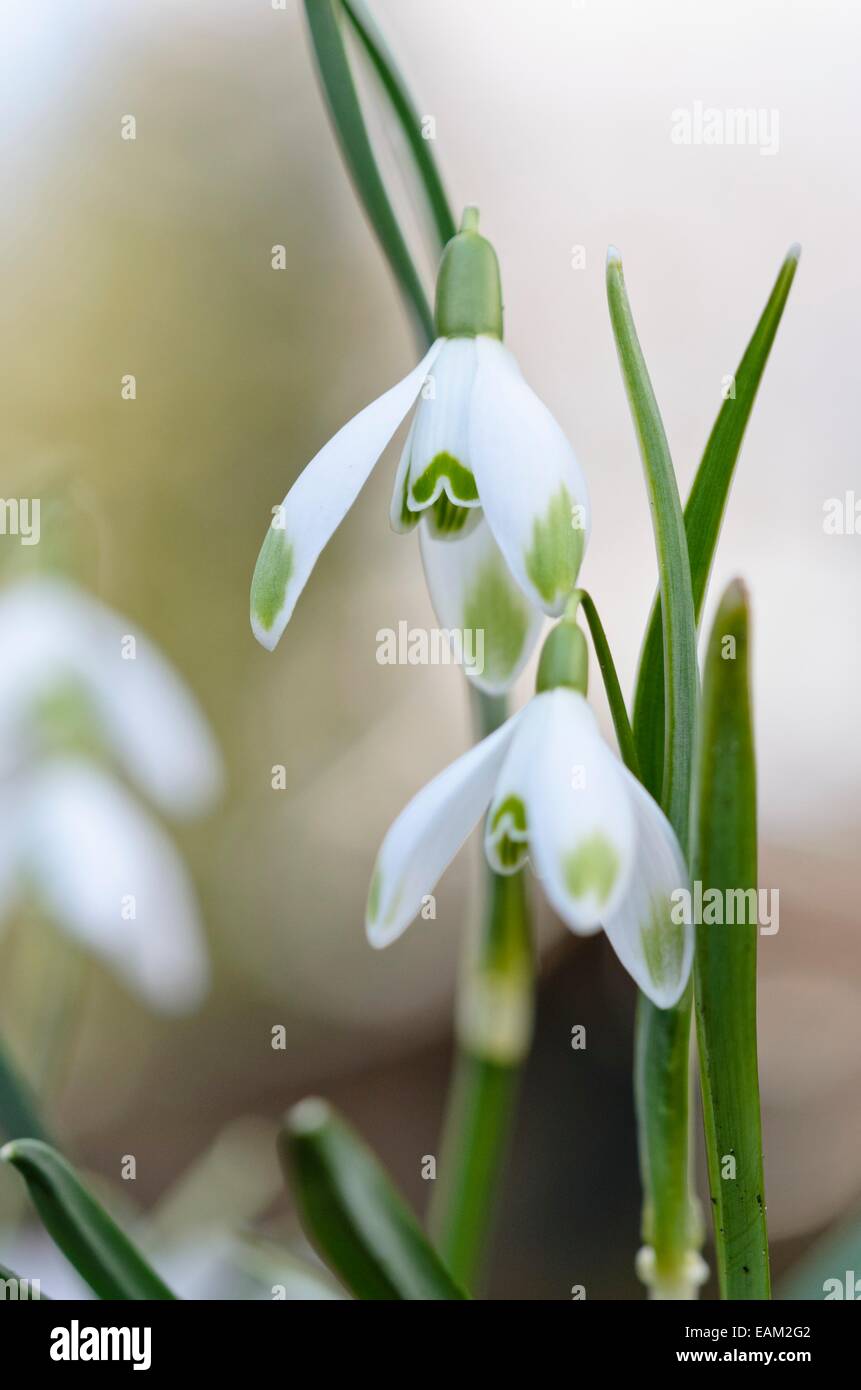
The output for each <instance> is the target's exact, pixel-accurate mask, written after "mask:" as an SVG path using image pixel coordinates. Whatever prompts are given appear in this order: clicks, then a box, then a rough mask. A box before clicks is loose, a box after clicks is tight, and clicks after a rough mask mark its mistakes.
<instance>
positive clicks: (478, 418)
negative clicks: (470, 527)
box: [469, 337, 590, 616]
mask: <svg viewBox="0 0 861 1390" xmlns="http://www.w3.org/2000/svg"><path fill="white" fill-rule="evenodd" d="M476 347H477V352H478V371H477V373H476V378H475V385H474V387H473V393H472V406H471V414H470V433H469V440H470V458H471V460H472V468H473V472H474V473H475V478H476V482H477V483H478V493H479V497H480V499H481V505H482V507H483V508H484V512H485V515H486V517H487V520H488V522H489V524H490V529H491V530H492V532H493V534H494V537H495V539H496V542H497V545H498V546H499V548H500V550H501V551H502V553H503V555H504V556H505V558H506V560H507V562H508V566H509V568H510V570H511V572H512V574H513V575H514V577H515V579H516V580H517V582H518V584H519V585H520V586H521V588H522V589H523V592H524V593H525V594H527V595H528V597H529V598H530V599H531V600H532V602H533V603H534V604H536V605H537V606H538V607H540V608H543V609H544V612H545V613H550V614H551V615H556V616H558V614H560V613H561V612H562V609H563V608H564V606H565V600H566V599H567V597H568V595H569V594H570V592H571V590H572V589H573V588H574V587H575V584H576V580H577V572H578V570H579V567H580V561H581V560H582V557H583V552H584V550H585V548H586V543H587V541H588V539H589V526H590V508H589V494H588V491H587V487H586V479H585V477H584V475H583V471H582V469H581V468H580V465H579V463H578V462H577V459H576V458H575V456H574V451H573V450H572V448H571V445H570V444H569V443H568V440H567V439H566V438H565V435H564V434H563V432H562V430H561V429H560V427H559V425H558V424H557V423H556V421H555V420H554V418H553V416H552V415H551V414H550V411H549V410H548V409H547V407H546V406H545V405H544V404H543V403H542V402H541V401H540V400H539V399H538V397H537V396H536V395H535V393H534V392H533V391H532V390H531V389H530V387H529V386H527V384H526V382H525V381H524V379H523V376H522V375H521V372H520V368H519V367H518V365H517V362H516V361H515V359H514V357H513V356H512V354H511V353H510V352H509V351H508V350H507V348H505V347H503V345H502V343H500V342H498V341H497V339H495V338H489V337H479V338H477V339H476Z"/></svg>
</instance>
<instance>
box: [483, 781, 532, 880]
mask: <svg viewBox="0 0 861 1390" xmlns="http://www.w3.org/2000/svg"><path fill="white" fill-rule="evenodd" d="M506 818H507V819H508V820H509V821H510V824H509V825H507V826H506V827H505V829H504V830H503V831H502V833H501V834H500V835H499V836H496V835H495V834H494V832H495V831H496V830H497V829H498V827H499V826H500V825H501V823H502V822H503V820H505V819H506ZM514 831H516V832H517V838H516V839H515V838H514V837H513V834H512V833H511V832H514ZM490 834H491V837H492V843H493V849H494V853H495V855H496V857H497V859H498V861H499V863H500V864H501V865H502V867H503V868H505V869H515V868H517V867H518V866H519V865H520V864H522V863H523V861H524V860H525V859H526V856H527V854H528V853H529V845H528V842H527V840H526V807H525V806H524V804H523V802H522V801H521V799H520V797H519V796H514V795H511V796H507V797H506V798H505V800H504V801H501V802H500V803H499V805H498V806H497V808H496V810H495V811H494V812H493V817H492V819H491V822H490ZM491 862H492V861H491Z"/></svg>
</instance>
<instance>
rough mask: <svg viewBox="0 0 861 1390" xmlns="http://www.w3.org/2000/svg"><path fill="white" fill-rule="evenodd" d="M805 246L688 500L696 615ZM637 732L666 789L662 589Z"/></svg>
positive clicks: (648, 770)
mask: <svg viewBox="0 0 861 1390" xmlns="http://www.w3.org/2000/svg"><path fill="white" fill-rule="evenodd" d="M800 254H801V248H800V247H799V246H792V247H790V249H789V252H788V253H787V256H786V259H785V261H784V262H783V265H782V266H781V269H780V273H779V275H778V277H777V280H776V281H775V284H774V289H773V290H772V291H771V294H770V296H769V299H768V303H767V304H766V306H765V308H764V309H763V311H762V315H761V317H760V320H759V323H758V324H757V325H756V328H755V329H754V333H753V337H752V338H751V340H750V342H749V343H748V345H747V348H746V349H745V353H744V356H743V357H742V359H741V362H740V363H739V365H738V368H737V370H736V374H735V397H734V398H733V397H732V396H730V397H728V398H727V399H726V400H725V401H724V403H723V405H722V406H721V408H720V411H719V413H718V417H717V420H716V421H715V425H714V428H713V430H712V432H711V435H710V436H709V441H708V443H707V445H706V448H705V453H704V454H703V457H702V462H701V463H700V466H699V468H698V470H697V475H696V477H695V479H694V484H693V487H692V488H691V492H690V496H689V497H688V501H687V505H686V506H685V533H686V535H687V544H688V555H689V557H690V565H691V585H692V589H693V597H694V613H695V615H696V619H697V621H699V618H700V614H701V612H702V606H703V600H704V599H705V594H706V588H707V586H708V578H709V573H710V571H711V564H712V559H713V557H714V553H715V548H716V546H717V540H718V535H719V533H720V528H721V522H722V520H723V515H724V511H725V509H726V502H727V497H728V496H729V490H730V485H731V483H732V479H733V473H734V470H735V465H736V460H737V459H738V456H739V452H740V451H741V445H742V440H743V439H744V433H745V429H746V428H747V422H748V420H749V419H750V413H751V410H752V409H753V403H754V401H755V400H756V393H757V390H758V388H759V383H760V381H761V379H762V374H763V371H764V370H765V364H766V362H767V361H768V356H769V353H770V352H771V345H772V343H773V342H774V338H775V334H776V333H777V329H778V325H779V324H780V320H781V316H782V314H783V310H784V308H785V306H786V300H787V297H788V295H789V291H790V288H791V286H792V281H793V279H794V278H795V271H796V269H797V266H798V258H799V256H800ZM634 735H635V737H636V740H637V749H638V753H639V757H640V767H641V769H642V780H643V783H644V785H645V786H646V787H648V789H649V791H650V792H651V793H652V795H653V796H659V795H660V791H661V778H662V775H663V761H664V667H663V647H662V639H661V600H660V596H658V597H657V598H656V600H655V603H654V605H653V607H652V612H651V614H650V616H649V624H648V627H647V629H646V637H645V641H644V642H643V649H642V654H641V657H640V669H639V674H638V676H637V686H636V691H635V694H634Z"/></svg>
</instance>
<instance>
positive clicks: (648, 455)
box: [607, 249, 699, 1291]
mask: <svg viewBox="0 0 861 1390" xmlns="http://www.w3.org/2000/svg"><path fill="white" fill-rule="evenodd" d="M607 299H608V302H609V306H610V319H611V322H612V325H613V332H614V335H615V338H616V347H617V349H618V353H619V363H620V366H621V368H622V376H623V379H624V382H625V389H626V391H627V394H628V401H629V404H630V407H631V414H632V416H633V420H634V427H635V429H636V432H637V438H638V441H639V445H640V453H641V455H642V458H643V466H644V471H645V477H646V489H647V491H648V495H649V506H650V510H651V513H652V526H653V529H654V533H655V548H656V551H657V559H658V578H659V587H660V593H661V599H662V608H661V616H662V647H663V669H664V688H665V690H666V693H667V699H666V709H665V739H664V767H663V778H662V786H661V797H660V800H661V804H662V805H663V808H664V810H665V812H666V814H667V817H668V819H669V821H670V823H671V825H672V826H673V829H674V830H675V832H676V835H677V836H678V839H679V843H680V844H681V846H682V849H683V850H685V851H687V845H688V833H689V809H690V787H691V771H692V765H693V754H694V748H695V746H696V744H695V739H696V720H697V703H698V699H699V690H698V685H699V681H698V672H697V646H696V624H695V621H694V603H693V594H692V590H691V570H690V563H689V561H688V548H687V542H686V539H685V527H684V521H683V519H682V506H681V502H680V500H679V489H678V485H677V483H676V476H675V473H674V471H673V464H672V459H671V458H670V450H669V446H668V444H667V437H666V433H665V432H664V426H663V423H662V421H661V415H660V411H659V410H658V403H657V401H656V399H655V393H654V391H653V389H652V383H651V381H650V379H649V373H648V370H647V368H646V363H645V359H644V357H643V353H642V349H641V348H640V343H639V340H638V338H637V331H636V328H635V327H634V320H633V316H632V314H631V306H630V304H629V302H628V296H627V292H626V290H625V280H624V276H623V274H622V262H621V259H620V257H619V254H618V252H617V251H615V250H613V249H611V251H610V254H609V255H608V257H607ZM637 752H638V754H640V748H639V746H638V747H637ZM690 1012H691V991H690V988H688V989H687V990H686V991H685V993H684V995H683V996H682V998H681V1000H680V1001H679V1003H678V1004H677V1005H676V1006H675V1007H674V1008H672V1009H657V1008H656V1007H655V1006H654V1004H652V1003H651V1002H650V1000H648V999H647V998H646V997H645V995H641V997H640V999H639V1002H638V1015H637V1040H636V1048H637V1056H636V1063H635V1090H636V1099H637V1111H638V1123H639V1136H640V1166H641V1172H642V1177H643V1186H644V1189H645V1207H644V1222H643V1232H644V1237H645V1239H646V1241H647V1243H648V1245H650V1246H651V1247H652V1249H653V1251H654V1260H655V1272H654V1280H653V1282H654V1290H653V1291H657V1289H658V1288H659V1287H660V1286H664V1287H665V1288H675V1287H677V1286H678V1285H679V1283H680V1281H682V1280H683V1278H684V1271H685V1269H686V1266H687V1263H688V1257H689V1255H690V1252H691V1251H692V1250H694V1249H695V1248H696V1236H695V1227H696V1218H695V1214H694V1208H693V1205H692V1202H691V1198H690V1190H689V1178H688V1136H689V1119H688V1113H689V1105H688V1102H689V1087H688V1049H689V1039H690Z"/></svg>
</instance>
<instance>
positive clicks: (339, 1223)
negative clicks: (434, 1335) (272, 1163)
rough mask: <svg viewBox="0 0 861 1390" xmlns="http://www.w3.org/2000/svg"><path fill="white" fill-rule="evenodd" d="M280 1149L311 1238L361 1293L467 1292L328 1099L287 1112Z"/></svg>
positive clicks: (441, 1295)
mask: <svg viewBox="0 0 861 1390" xmlns="http://www.w3.org/2000/svg"><path fill="white" fill-rule="evenodd" d="M278 1147H279V1153H280V1156H281V1161H282V1164H283V1166H284V1170H285V1172H286V1174H287V1176H288V1177H289V1179H290V1185H291V1189H292V1192H293V1195H294V1197H295V1199H296V1203H297V1205H298V1207H299V1214H300V1216H301V1218H302V1224H303V1226H304V1227H305V1232H306V1234H307V1236H308V1238H309V1239H310V1240H311V1241H312V1242H313V1244H314V1245H315V1246H316V1248H317V1250H318V1252H319V1253H320V1255H321V1256H322V1258H323V1259H324V1260H325V1262H326V1264H327V1265H328V1266H329V1268H330V1269H331V1270H332V1271H333V1272H334V1273H335V1274H337V1276H338V1278H339V1279H340V1280H341V1281H342V1282H343V1283H344V1285H345V1286H346V1287H347V1288H348V1289H349V1290H350V1292H351V1293H353V1294H354V1295H355V1296H356V1298H361V1299H462V1298H465V1297H466V1295H465V1294H464V1293H463V1292H462V1290H460V1289H459V1288H458V1287H457V1285H456V1284H455V1283H454V1281H453V1280H452V1278H451V1275H450V1274H449V1273H448V1271H447V1270H446V1268H445V1266H444V1265H443V1263H442V1261H441V1260H440V1258H439V1256H438V1255H437V1254H436V1252H435V1250H434V1249H433V1248H432V1247H431V1246H430V1245H429V1243H428V1241H427V1239H426V1238H425V1236H424V1234H423V1233H422V1230H421V1228H420V1226H419V1224H418V1221H417V1220H416V1218H415V1217H414V1215H413V1213H412V1212H411V1210H410V1208H409V1207H408V1206H407V1204H406V1202H405V1201H404V1200H403V1198H402V1197H401V1196H400V1194H399V1193H398V1192H397V1191H396V1190H395V1188H394V1187H393V1185H392V1183H391V1181H390V1180H389V1178H388V1176H387V1174H386V1172H385V1171H384V1169H383V1168H382V1167H381V1165H380V1163H379V1162H378V1160H377V1159H376V1158H375V1156H374V1155H373V1154H372V1153H371V1151H370V1149H368V1148H367V1146H366V1145H365V1144H364V1143H363V1142H362V1140H361V1139H360V1138H359V1137H358V1135H357V1134H356V1133H355V1132H354V1131H353V1130H352V1129H351V1128H350V1126H349V1125H347V1124H346V1123H345V1122H344V1121H343V1120H342V1119H341V1118H340V1117H339V1116H338V1115H336V1114H335V1113H334V1112H333V1111H332V1109H331V1108H330V1107H329V1106H328V1105H327V1104H326V1102H325V1101H322V1100H317V1099H309V1100H304V1101H302V1102H301V1103H300V1104H299V1105H297V1106H294V1108H293V1109H292V1110H291V1111H290V1112H289V1114H288V1115H287V1118H286V1120H285V1123H284V1127H283V1129H282V1131H281V1134H280V1136H279V1144H278Z"/></svg>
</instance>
